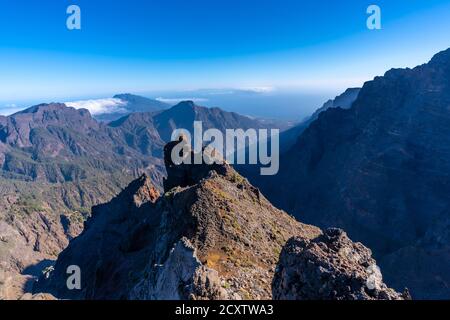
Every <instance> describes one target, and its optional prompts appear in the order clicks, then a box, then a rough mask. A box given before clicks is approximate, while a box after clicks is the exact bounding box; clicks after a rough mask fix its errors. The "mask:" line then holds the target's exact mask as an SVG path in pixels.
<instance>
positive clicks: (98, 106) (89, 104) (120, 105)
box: [65, 98, 127, 115]
mask: <svg viewBox="0 0 450 320" xmlns="http://www.w3.org/2000/svg"><path fill="white" fill-rule="evenodd" d="M65 104H66V105H67V106H69V107H73V108H75V109H82V108H83V109H88V110H89V112H90V113H91V114H92V115H99V114H104V113H126V112H127V109H126V108H125V107H126V105H127V102H126V101H123V100H121V99H116V98H106V99H92V100H80V101H72V102H66V103H65Z"/></svg>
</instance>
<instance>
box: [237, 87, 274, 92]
mask: <svg viewBox="0 0 450 320" xmlns="http://www.w3.org/2000/svg"><path fill="white" fill-rule="evenodd" d="M240 90H242V91H249V92H254V93H270V92H273V91H275V88H274V87H244V88H240Z"/></svg>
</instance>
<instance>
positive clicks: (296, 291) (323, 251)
mask: <svg viewBox="0 0 450 320" xmlns="http://www.w3.org/2000/svg"><path fill="white" fill-rule="evenodd" d="M371 255H372V252H371V251H370V250H369V249H367V248H366V247H364V246H363V245H362V244H361V243H354V242H352V241H351V240H350V239H349V238H348V237H347V234H346V233H345V232H344V231H342V230H340V229H328V230H327V231H326V232H325V233H324V234H323V235H320V236H319V237H317V238H316V239H313V240H308V239H304V238H301V237H295V238H292V239H290V240H289V241H288V243H287V244H286V246H285V247H284V248H283V251H282V253H281V257H280V261H279V263H278V266H277V271H276V274H275V277H274V281H273V289H272V290H273V296H274V298H275V299H280V300H403V299H409V298H410V297H409V295H408V293H407V291H405V293H404V294H403V295H400V294H398V293H397V292H395V291H394V290H393V289H390V288H388V287H387V286H386V285H385V284H384V283H383V279H382V275H381V272H380V269H379V268H378V266H377V265H376V261H375V260H374V259H372V257H371Z"/></svg>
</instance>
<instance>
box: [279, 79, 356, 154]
mask: <svg viewBox="0 0 450 320" xmlns="http://www.w3.org/2000/svg"><path fill="white" fill-rule="evenodd" d="M360 90H361V88H349V89H347V90H345V92H344V93H342V94H341V95H339V96H337V97H336V98H334V99H330V100H328V101H327V102H325V103H324V104H323V106H322V107H320V108H319V109H317V110H316V111H315V112H314V113H313V114H312V115H311V116H310V117H308V118H307V119H306V120H304V121H302V122H301V123H300V124H298V125H296V126H295V127H293V128H291V129H289V130H286V131H285V132H283V133H281V135H280V150H281V151H282V152H284V151H287V150H289V149H290V148H291V147H292V146H293V145H294V144H295V142H296V141H297V139H298V137H299V136H300V135H301V134H302V133H303V131H305V130H306V128H308V127H309V125H310V124H311V123H312V122H314V121H315V120H316V119H317V118H318V117H319V114H321V113H322V112H324V111H326V110H328V109H330V108H342V109H350V107H351V106H352V104H353V102H355V100H356V98H357V97H358V94H359V91H360Z"/></svg>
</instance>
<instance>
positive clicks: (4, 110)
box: [0, 103, 23, 116]
mask: <svg viewBox="0 0 450 320" xmlns="http://www.w3.org/2000/svg"><path fill="white" fill-rule="evenodd" d="M22 109H23V108H21V107H19V106H17V105H16V104H14V103H10V104H6V105H4V106H3V107H0V116H9V115H12V114H14V113H16V112H18V111H21V110H22Z"/></svg>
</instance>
